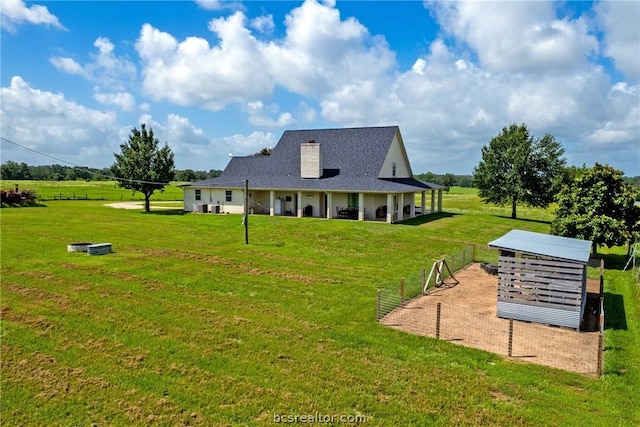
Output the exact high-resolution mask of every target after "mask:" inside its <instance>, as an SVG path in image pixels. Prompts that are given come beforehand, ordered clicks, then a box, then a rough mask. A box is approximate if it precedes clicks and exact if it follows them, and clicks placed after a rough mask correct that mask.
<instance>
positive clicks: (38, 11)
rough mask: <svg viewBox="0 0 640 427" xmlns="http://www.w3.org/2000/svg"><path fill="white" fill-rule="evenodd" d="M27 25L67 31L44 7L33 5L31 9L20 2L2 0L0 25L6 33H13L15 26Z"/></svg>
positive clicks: (20, 0)
mask: <svg viewBox="0 0 640 427" xmlns="http://www.w3.org/2000/svg"><path fill="white" fill-rule="evenodd" d="M22 23H29V24H33V25H46V26H51V27H54V28H57V29H59V30H65V31H67V28H65V26H64V25H62V24H61V23H60V21H59V20H58V18H57V17H56V16H55V15H52V14H51V13H50V12H49V9H47V8H46V6H42V5H37V4H34V5H32V6H31V7H27V5H26V4H25V3H24V1H22V0H2V5H1V7H0V25H1V26H2V28H3V29H6V30H8V31H15V29H16V27H15V26H16V24H22Z"/></svg>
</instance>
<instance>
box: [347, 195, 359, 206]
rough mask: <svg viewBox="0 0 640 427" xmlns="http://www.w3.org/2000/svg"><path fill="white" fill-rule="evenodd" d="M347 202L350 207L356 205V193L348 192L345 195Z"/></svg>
mask: <svg viewBox="0 0 640 427" xmlns="http://www.w3.org/2000/svg"><path fill="white" fill-rule="evenodd" d="M347 203H349V207H350V208H357V207H358V193H349V195H348V196H347Z"/></svg>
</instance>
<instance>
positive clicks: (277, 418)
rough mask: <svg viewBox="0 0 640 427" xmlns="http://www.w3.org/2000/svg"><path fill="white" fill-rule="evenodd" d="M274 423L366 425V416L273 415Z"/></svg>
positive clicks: (317, 413)
mask: <svg viewBox="0 0 640 427" xmlns="http://www.w3.org/2000/svg"><path fill="white" fill-rule="evenodd" d="M273 422H274V423H282V424H289V423H292V424H293V423H295V424H305V423H308V424H313V423H318V424H333V423H356V424H360V423H365V422H367V416H366V415H360V414H356V415H329V414H321V413H319V412H316V413H314V414H273Z"/></svg>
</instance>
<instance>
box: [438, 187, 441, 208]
mask: <svg viewBox="0 0 640 427" xmlns="http://www.w3.org/2000/svg"><path fill="white" fill-rule="evenodd" d="M438 212H442V190H438Z"/></svg>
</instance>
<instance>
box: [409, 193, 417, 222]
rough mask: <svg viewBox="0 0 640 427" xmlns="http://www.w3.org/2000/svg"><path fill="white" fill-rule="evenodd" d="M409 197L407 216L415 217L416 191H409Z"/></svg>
mask: <svg viewBox="0 0 640 427" xmlns="http://www.w3.org/2000/svg"><path fill="white" fill-rule="evenodd" d="M409 198H410V199H411V201H410V203H409V218H415V217H416V193H409Z"/></svg>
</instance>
